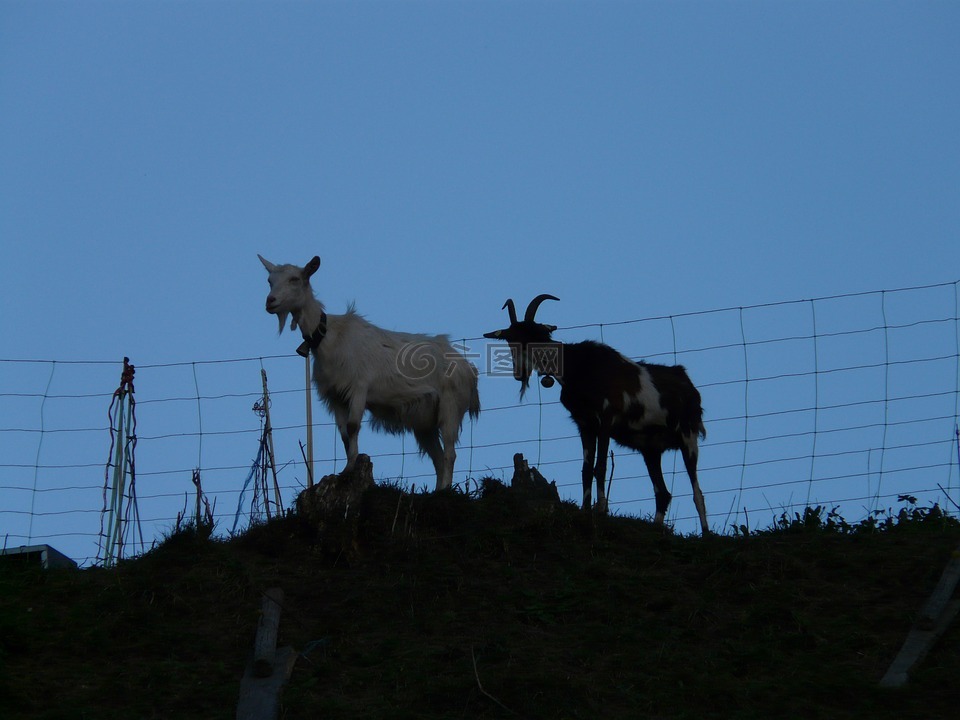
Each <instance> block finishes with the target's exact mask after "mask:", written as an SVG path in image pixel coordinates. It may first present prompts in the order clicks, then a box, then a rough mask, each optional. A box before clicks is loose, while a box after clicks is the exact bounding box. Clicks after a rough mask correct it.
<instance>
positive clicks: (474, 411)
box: [467, 376, 480, 420]
mask: <svg viewBox="0 0 960 720" xmlns="http://www.w3.org/2000/svg"><path fill="white" fill-rule="evenodd" d="M467 412H469V413H470V419H471V420H476V419H477V418H478V417H480V391H479V390H478V389H477V378H476V376H474V378H473V385H472V386H471V388H470V404H469V405H468V406H467Z"/></svg>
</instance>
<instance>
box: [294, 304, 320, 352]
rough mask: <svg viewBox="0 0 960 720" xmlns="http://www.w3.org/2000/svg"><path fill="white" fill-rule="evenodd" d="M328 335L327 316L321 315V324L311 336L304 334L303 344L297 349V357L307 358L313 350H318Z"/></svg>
mask: <svg viewBox="0 0 960 720" xmlns="http://www.w3.org/2000/svg"><path fill="white" fill-rule="evenodd" d="M326 335H327V314H326V313H321V314H320V324H319V325H317V327H316V329H314V331H313V332H312V333H310V334H309V335H308V334H307V333H303V342H302V343H300V347H298V348H297V355H300V356H301V357H307V356H308V355H309V354H310V353H311V352H312V351H313V350H316V349H317V347H319V345H320V341H321V340H323V338H324V337H326Z"/></svg>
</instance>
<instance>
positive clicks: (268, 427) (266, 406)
mask: <svg viewBox="0 0 960 720" xmlns="http://www.w3.org/2000/svg"><path fill="white" fill-rule="evenodd" d="M260 377H261V379H262V380H263V413H264V414H263V421H264V426H263V434H264V435H266V437H267V456H268V461H269V463H270V471H271V472H272V473H273V497H274V503H273V505H274V507H275V508H276V510H277V515H280V514H281V512H282V511H283V503H282V502H281V501H280V483H279V482H277V461H276V459H275V457H274V454H273V425H272V424H271V423H270V394H269V393H268V392H267V371H266V370H264V369H263V368H260ZM264 499H266V492H264ZM264 505H266V508H267V518H269V517H270V503H268V502H265V503H264Z"/></svg>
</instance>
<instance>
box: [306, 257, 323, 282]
mask: <svg viewBox="0 0 960 720" xmlns="http://www.w3.org/2000/svg"><path fill="white" fill-rule="evenodd" d="M319 268H320V257H319V256H318V255H314V256H313V258H311V260H310V262H308V263H307V264H306V265H304V267H303V274H304V275H306V276H307V277H310V276H311V275H313V274H314V273H315V272H316V271H317V270H318V269H319Z"/></svg>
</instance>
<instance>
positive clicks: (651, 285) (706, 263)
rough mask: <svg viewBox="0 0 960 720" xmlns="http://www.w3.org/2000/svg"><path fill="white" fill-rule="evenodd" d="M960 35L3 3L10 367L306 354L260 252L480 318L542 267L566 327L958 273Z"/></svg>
mask: <svg viewBox="0 0 960 720" xmlns="http://www.w3.org/2000/svg"><path fill="white" fill-rule="evenodd" d="M957 37H960V6H958V5H957V4H956V3H950V2H914V1H911V2H882V1H881V2H869V3H868V2H843V1H839V2H697V1H692V0H691V1H683V2H523V1H517V2H465V1H463V2H400V1H397V2H374V1H371V2H235V3H233V2H231V3H227V2H213V1H204V2H184V1H180V2H152V1H143V2H137V3H126V2H96V1H95V2H86V3H70V2H47V1H45V0H30V1H29V2H19V1H12V2H11V1H10V0H4V1H3V2H2V3H0V108H2V110H0V237H2V238H3V247H4V251H3V255H4V257H3V262H2V263H0V280H2V287H3V288H4V293H5V299H4V304H3V312H2V315H0V359H7V360H26V359H34V360H57V361H78V360H84V361H88V360H89V361H118V360H119V358H121V357H123V356H124V355H128V356H130V357H131V358H133V360H134V362H135V363H138V364H141V365H144V366H146V365H150V364H164V363H178V362H187V363H190V362H194V361H207V360H222V359H233V358H248V357H261V356H269V355H278V354H284V353H290V352H292V351H293V349H294V348H295V346H296V342H295V338H293V337H290V336H283V337H282V338H281V339H280V340H278V339H277V337H276V323H275V319H274V318H272V317H270V316H268V315H266V313H264V311H263V300H264V296H265V293H266V283H265V273H264V271H263V268H262V267H261V265H260V263H259V262H258V261H257V258H256V254H257V253H261V254H263V255H264V256H266V257H267V258H269V259H270V260H272V261H274V262H298V263H301V264H302V263H304V262H306V261H307V260H308V259H309V258H310V257H311V256H312V255H314V254H318V255H320V256H321V258H322V259H323V265H322V267H321V269H320V271H319V273H318V274H317V275H316V276H315V279H314V286H315V289H316V291H317V294H318V296H319V297H320V298H321V300H323V301H324V302H325V303H326V305H327V308H328V310H329V311H331V312H338V311H342V309H343V308H344V307H346V305H347V303H349V302H351V301H356V303H357V306H358V309H359V310H360V311H361V312H362V313H364V314H365V315H366V316H367V317H368V318H369V319H370V320H371V321H373V322H375V323H377V324H379V325H381V326H384V327H387V328H391V329H400V330H410V331H423V332H437V333H439V332H445V333H449V334H450V335H451V336H452V337H454V338H478V337H479V336H480V335H481V334H482V333H483V332H485V331H487V330H491V329H494V328H497V327H501V326H502V325H503V321H504V319H505V313H504V312H502V311H501V310H500V307H501V305H502V304H503V301H504V299H505V298H506V297H508V296H509V297H514V298H516V299H517V302H518V303H523V302H526V300H527V299H529V298H531V297H532V296H534V295H536V294H538V293H541V292H550V293H553V294H555V295H557V296H559V297H560V298H561V302H560V303H556V304H551V305H549V306H544V309H543V311H548V313H549V314H546V313H544V312H543V311H542V314H544V315H545V320H546V321H548V322H552V323H554V324H558V325H561V326H563V327H568V326H576V325H589V324H592V323H601V322H602V323H611V322H616V321H620V320H632V319H638V318H650V317H660V316H669V315H681V314H684V313H693V312H697V311H702V310H711V309H716V308H727V307H741V306H752V305H757V304H763V303H773V302H778V301H790V300H797V299H804V298H815V297H823V296H830V295H837V294H848V293H857V292H863V291H873V290H882V289H891V288H899V287H908V286H914V285H927V284H936V283H943V282H948V283H949V282H953V281H956V280H957V279H958V268H960V243H958V242H957V228H958V226H960V222H958V221H960V202H958V199H960V198H958V194H960V193H958V191H960V133H958V132H957V128H958V127H960V93H958V91H957V83H956V78H957V77H958V76H960V44H958V43H957V42H956V39H957ZM691 332H694V331H693V330H691ZM704 332H707V331H704ZM595 335H596V332H595V331H594V330H584V331H583V332H582V333H581V334H578V333H577V332H573V331H571V332H570V333H569V334H568V335H566V336H565V339H579V338H581V337H587V336H595ZM605 339H608V341H610V342H613V339H610V338H605ZM691 343H692V344H693V345H694V346H695V345H696V343H695V342H694V341H693V340H692V339H691ZM615 344H618V347H621V348H622V347H623V346H624V345H628V346H630V347H629V351H630V352H631V354H633V355H635V356H648V355H649V354H650V353H649V351H648V350H647V349H646V346H645V343H644V337H643V336H637V335H635V334H634V335H628V334H624V336H623V337H622V339H620V340H617V342H616V343H615ZM625 351H626V349H625ZM684 362H685V363H686V364H688V365H689V366H690V367H691V370H692V371H693V370H695V369H696V368H695V363H694V362H691V361H689V360H688V359H684ZM95 367H97V368H99V366H95ZM0 371H2V372H3V373H4V375H6V377H5V378H4V379H3V381H2V385H3V387H2V388H0V392H7V393H8V394H9V393H10V392H11V390H10V389H9V388H11V387H13V388H24V387H27V386H29V387H30V388H33V387H34V386H36V385H39V386H40V390H39V391H42V390H43V385H44V383H45V382H46V381H47V373H48V371H47V370H46V369H42V370H37V369H36V368H30V367H26V366H24V365H22V364H9V363H8V364H5V365H4V366H3V367H2V368H0ZM61 372H65V371H63V370H61ZM91 372H93V371H91ZM100 372H102V373H103V374H104V376H105V377H109V378H111V379H110V380H109V382H110V383H114V382H115V381H114V380H113V378H114V376H117V375H118V369H117V368H115V367H112V366H111V367H109V368H107V369H103V370H102V371H101V370H100V369H97V370H96V373H100ZM276 372H278V373H281V377H282V378H284V380H283V381H284V382H286V385H287V386H291V387H292V386H293V385H294V384H295V383H296V381H298V380H299V378H300V375H301V374H302V373H301V372H300V368H299V366H296V365H293V364H290V363H288V364H285V365H282V369H281V368H277V370H276ZM701 372H702V373H703V372H706V371H701ZM78 373H79V370H78ZM692 374H693V375H694V379H695V380H697V376H696V373H695V372H693V373H692ZM97 382H100V380H99V378H98V379H97V380H94V379H92V378H91V377H89V376H85V377H78V378H77V379H76V381H75V383H76V387H78V388H80V387H82V388H83V390H85V391H88V392H97V391H98V390H97V389H96V388H99V387H100V386H99V385H96V383H97ZM104 382H106V381H104ZM176 382H178V383H181V384H182V383H186V385H187V386H189V389H190V391H191V392H192V391H193V383H192V379H190V380H178V381H176ZM211 382H212V380H211ZM57 383H63V384H66V385H69V384H70V383H69V382H68V376H66V375H63V374H61V375H59V376H57ZM171 383H173V381H171ZM253 384H254V385H255V386H256V385H257V384H259V377H254V378H253ZM88 385H89V386H90V387H89V388H88V387H87V386H88ZM501 386H502V387H501ZM178 387H180V386H177V385H174V384H171V385H170V386H169V387H168V388H165V389H164V390H163V391H161V390H159V389H157V388H154V389H153V392H155V393H156V394H157V395H158V396H163V395H164V394H166V396H170V395H177V394H178V393H181V389H182V388H181V389H178ZM228 389H229V388H228ZM39 391H35V392H39ZM138 391H140V388H138ZM64 392H66V390H64ZM107 392H108V393H109V388H108V389H107ZM515 396H516V388H515V387H514V386H513V385H511V384H510V383H507V382H504V381H500V380H499V379H492V378H481V397H482V399H483V400H484V404H485V405H486V406H487V407H491V406H496V405H498V404H500V403H502V402H507V400H506V398H508V397H509V398H510V399H511V400H515ZM553 399H554V400H555V398H553ZM49 410H51V411H52V408H51V409H49ZM62 412H64V413H67V414H69V411H68V410H63V411H62ZM209 412H211V413H215V412H216V410H215V409H212V410H210V411H209ZM291 412H292V411H291ZM318 412H320V411H319V408H318ZM715 412H718V413H719V411H715ZM5 413H6V414H7V416H8V418H13V419H10V420H9V424H8V427H15V426H21V425H25V424H30V423H34V424H35V422H36V417H35V416H36V415H37V413H38V408H37V407H36V406H35V405H30V406H23V407H21V406H20V405H16V406H10V407H8V409H7V410H6V411H5ZM543 413H546V414H548V415H549V416H551V417H552V416H556V417H557V419H558V421H560V422H561V423H562V422H566V418H565V416H564V414H563V411H562V408H560V407H559V406H550V407H547V408H545V409H543ZM101 414H102V413H101ZM63 422H64V423H67V420H66V419H64V420H63ZM212 422H213V420H208V425H209V424H210V423H212ZM291 422H292V420H291ZM493 422H494V421H493V420H492V419H491V420H487V418H486V417H481V420H480V421H479V423H478V424H477V426H476V427H475V428H474V429H473V432H474V433H475V434H477V435H483V433H484V432H485V431H484V426H485V425H487V426H488V427H489V426H490V425H492V424H493ZM517 422H518V423H523V422H526V421H525V420H522V419H519V420H517ZM567 431H570V428H567ZM490 432H493V430H492V429H491V431H490ZM368 437H369V434H368ZM0 438H2V439H0V442H2V443H7V444H8V445H18V444H20V443H21V442H22V441H23V440H24V438H22V437H19V436H16V437H13V436H11V435H10V434H9V433H8V434H2V433H0ZM565 442H566V444H567V445H570V447H569V448H565V449H566V450H571V451H572V452H573V453H574V454H576V453H577V452H578V451H579V448H578V447H577V446H578V443H577V441H576V439H573V440H567V441H565ZM35 443H36V438H35V437H32V436H29V437H28V438H27V439H26V443H25V444H26V445H30V447H31V450H30V453H31V455H35V450H36V447H35ZM94 444H95V443H94ZM363 447H364V438H363V437H362V438H361V449H363ZM409 449H410V448H409V447H408V448H407V450H409ZM45 452H52V449H51V448H49V447H48V449H47V450H46V451H45ZM63 452H65V453H66V452H69V451H68V450H66V449H65V450H64V451H63ZM189 452H190V453H191V454H194V453H195V450H190V451H189ZM504 453H505V454H508V455H509V453H508V452H507V451H506V450H505V451H504ZM94 454H95V453H94ZM100 454H102V455H103V456H104V457H105V455H106V448H105V447H104V448H102V450H100ZM288 455H289V456H290V457H293V456H294V455H295V453H294V452H293V451H290V452H289V453H288ZM47 460H49V458H47ZM245 462H249V459H248V458H246V457H242V458H241V459H240V460H238V463H237V464H238V465H240V464H243V463H245ZM507 462H508V461H507ZM187 464H189V463H187ZM8 472H12V471H8ZM97 472H101V475H102V471H97ZM40 475H42V473H40ZM23 481H24V482H27V481H30V482H33V481H38V482H40V483H41V484H42V483H43V482H44V481H45V479H44V478H43V477H40V478H39V480H38V478H36V477H33V476H30V477H27V478H26V479H25V480H23ZM16 482H17V483H20V482H21V480H20V479H18V480H16ZM51 482H54V481H52V480H51ZM638 487H640V489H642V491H643V492H644V493H647V494H648V493H649V484H648V483H647V481H646V480H645V479H642V480H640V481H639V483H638ZM704 489H705V490H707V486H706V482H705V481H704ZM4 494H5V491H4V490H2V489H0V497H2V496H3V495H4ZM6 494H7V495H8V496H9V497H13V495H11V494H10V493H9V492H7V493H6ZM17 497H18V498H20V496H19V495H18V496H17ZM648 499H649V498H648ZM21 500H22V498H21ZM19 501H20V500H17V502H19ZM11 502H13V501H12V500H11ZM45 502H53V501H52V500H51V499H50V498H49V497H48V499H47V500H46V501H45ZM224 502H226V501H224ZM2 504H3V501H2V500H0V505H2ZM647 504H648V505H652V503H649V502H648V503H647ZM221 507H222V506H221ZM688 510H689V508H688ZM644 511H647V512H649V511H652V507H651V508H644ZM87 520H89V518H88V519H87ZM0 521H3V518H2V517H0ZM7 521H10V519H9V518H8V519H7ZM64 542H67V541H66V540H64Z"/></svg>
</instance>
